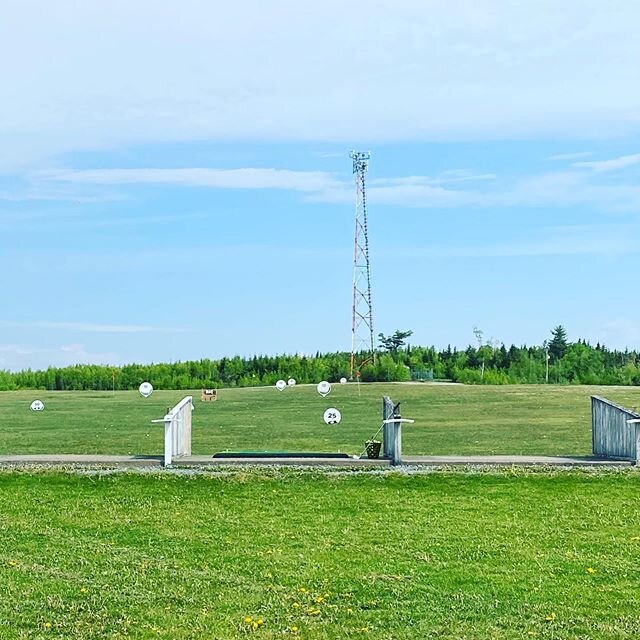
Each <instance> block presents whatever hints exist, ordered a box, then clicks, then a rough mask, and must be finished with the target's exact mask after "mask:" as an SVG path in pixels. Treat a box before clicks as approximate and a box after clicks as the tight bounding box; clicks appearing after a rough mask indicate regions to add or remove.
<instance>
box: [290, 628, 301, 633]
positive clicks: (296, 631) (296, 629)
mask: <svg viewBox="0 0 640 640" xmlns="http://www.w3.org/2000/svg"><path fill="white" fill-rule="evenodd" d="M298 631H300V628H299V627H291V633H298Z"/></svg>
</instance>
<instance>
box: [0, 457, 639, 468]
mask: <svg viewBox="0 0 640 640" xmlns="http://www.w3.org/2000/svg"><path fill="white" fill-rule="evenodd" d="M402 462H403V464H404V465H411V466H421V467H422V466H424V467H443V466H454V465H455V466H464V465H472V466H496V467H511V466H514V465H518V466H550V467H603V468H616V467H630V466H632V463H631V462H628V461H625V460H604V459H602V458H594V457H580V456H576V457H573V456H405V457H403V459H402ZM230 465H243V466H249V465H272V466H292V465H293V466H301V467H302V466H305V467H321V466H331V467H351V468H353V467H361V468H367V467H388V466H390V463H389V460H385V459H378V460H369V459H367V458H362V459H355V458H268V457H265V458H214V457H212V456H185V457H184V458H174V460H173V465H172V466H174V467H193V466H208V467H219V466H230ZM9 466H11V467H14V466H96V467H110V468H113V467H123V468H135V467H162V456H109V455H92V454H86V455H84V454H83V455H75V454H43V455H36V454H28V455H13V456H7V455H5V456H0V468H1V467H9Z"/></svg>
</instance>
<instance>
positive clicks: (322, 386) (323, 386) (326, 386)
mask: <svg viewBox="0 0 640 640" xmlns="http://www.w3.org/2000/svg"><path fill="white" fill-rule="evenodd" d="M316 389H317V390H318V393H319V394H320V395H321V396H322V397H323V398H325V397H326V396H328V395H329V394H330V393H331V384H330V383H329V382H327V381H326V380H323V381H322V382H320V383H319V384H318V386H317V387H316Z"/></svg>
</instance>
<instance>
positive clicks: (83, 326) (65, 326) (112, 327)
mask: <svg viewBox="0 0 640 640" xmlns="http://www.w3.org/2000/svg"><path fill="white" fill-rule="evenodd" d="M0 324H2V325H4V326H18V327H24V326H28V327H33V328H36V329H60V330H63V331H78V332H85V333H184V332H186V331H188V329H184V328H175V327H153V326H148V325H135V324H99V323H92V322H49V321H36V322H21V323H18V322H4V321H3V322H2V323H0Z"/></svg>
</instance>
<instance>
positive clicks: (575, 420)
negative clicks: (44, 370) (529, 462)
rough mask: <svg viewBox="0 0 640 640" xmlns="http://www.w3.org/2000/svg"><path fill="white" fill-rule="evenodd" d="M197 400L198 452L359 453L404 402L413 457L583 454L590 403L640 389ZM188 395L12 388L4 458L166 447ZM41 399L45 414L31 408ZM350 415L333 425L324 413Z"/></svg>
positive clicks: (290, 393) (243, 395)
mask: <svg viewBox="0 0 640 640" xmlns="http://www.w3.org/2000/svg"><path fill="white" fill-rule="evenodd" d="M191 393H192V394H193V395H194V397H195V398H196V407H197V409H196V412H195V414H194V421H193V453H194V454H196V455H206V454H213V453H215V452H218V451H226V450H236V451H238V450H278V451H280V450H287V451H342V452H346V453H349V454H359V453H360V452H361V451H362V450H363V448H364V442H365V440H366V439H367V438H369V437H370V436H371V435H373V433H375V432H376V431H377V429H378V428H379V426H380V422H381V398H382V396H383V395H385V394H386V395H390V396H391V397H392V398H393V399H394V400H395V401H401V402H402V413H403V415H404V416H406V417H409V418H414V419H415V420H416V423H415V425H413V426H406V427H405V428H404V431H403V451H404V453H406V454H434V455H438V454H465V453H468V454H491V453H495V454H508V453H511V454H575V455H586V454H589V453H590V452H591V422H590V411H591V407H590V401H589V396H590V395H592V394H599V395H603V396H605V397H607V398H610V399H611V400H614V401H617V402H620V403H622V404H624V405H625V406H628V407H629V408H634V407H638V406H640V389H639V388H632V387H584V386H542V385H529V386H504V387H475V386H436V385H420V384H418V385H405V384H386V385H385V384H371V385H361V387H360V390H358V388H357V386H356V385H345V386H341V385H334V386H333V392H332V393H331V395H330V396H328V397H327V398H325V399H323V398H321V397H320V396H319V395H318V394H317V393H316V391H315V388H313V387H296V388H294V389H287V390H285V391H284V392H282V393H280V392H278V391H276V390H275V389H274V388H255V389H222V390H220V393H219V400H218V401H217V402H215V403H202V402H200V400H199V397H200V392H199V390H198V391H194V392H191ZM184 395H187V392H181V391H156V392H154V394H153V395H152V396H151V397H150V398H148V399H146V400H145V399H144V398H142V397H140V395H139V394H138V393H137V392H133V391H130V392H128V391H125V392H116V394H115V395H114V394H112V393H110V392H32V391H27V392H23V391H20V392H0V412H1V414H2V416H3V428H2V429H1V430H0V454H11V453H14V454H21V453H112V454H155V455H159V454H161V452H162V449H163V439H162V438H163V436H162V425H152V424H151V420H153V419H156V418H161V417H162V416H163V415H164V413H165V411H166V409H167V408H168V407H170V406H172V405H173V404H175V403H176V402H177V401H179V400H180V399H181V398H182V397H184ZM34 398H40V399H41V400H43V401H44V402H45V404H46V409H45V411H43V412H41V413H35V412H31V411H29V404H30V402H31V400H33V399H34ZM330 406H335V407H337V408H338V409H340V411H341V412H342V415H343V421H342V423H341V424H340V425H338V426H331V427H328V426H326V425H325V424H324V422H323V421H322V414H323V412H324V410H325V409H326V408H328V407H330Z"/></svg>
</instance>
